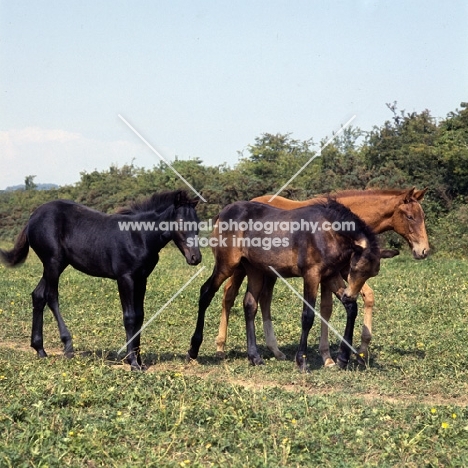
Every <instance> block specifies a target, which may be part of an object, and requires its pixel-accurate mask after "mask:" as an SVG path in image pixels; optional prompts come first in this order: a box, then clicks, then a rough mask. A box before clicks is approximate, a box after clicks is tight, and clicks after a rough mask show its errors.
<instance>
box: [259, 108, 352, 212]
mask: <svg viewBox="0 0 468 468" xmlns="http://www.w3.org/2000/svg"><path fill="white" fill-rule="evenodd" d="M355 118H356V115H353V116H352V117H351V118H350V119H349V120H348V121H347V122H346V123H345V124H344V125H343V126H342V127H341V128H340V129H339V130H338V131H337V132H336V133H335V134H334V135H333V136H332V137H331V138H330V139H329V140H328V141H327V142H326V143H325V144H324V145H323V146H322V147H321V148H320V149H319V151H318V153H317V154H314V156H312V157H311V158H310V159H309V160H308V161H307V162H306V163H305V164H304V165H303V166H302V167H301V168H300V169H299V170H298V171H297V172H296V173H295V174H294V175H293V176H292V177H291V178H290V179H289V180H288V181H287V182H286V183H285V184H284V185H283V186H282V187H281V188H280V189H279V190H278V191H277V192H276V193H275V194H274V195H273V196H272V197H271V198H270V199H269V200H268V203H270V202H271V201H273V200H274V199H275V198H276V197H277V196H278V195H279V194H280V193H281V192H282V191H283V190H284V189H285V188H286V187H287V186H288V185H289V184H290V183H291V182H292V181H293V180H294V179H295V178H296V177H297V176H298V175H299V174H300V173H301V172H302V171H303V170H304V169H305V168H306V167H307V166H308V165H309V164H310V163H311V162H312V161H313V160H314V159H315V158H318V157H319V156H321V155H322V151H323V150H324V149H325V148H326V147H327V146H328V145H329V144H330V143H331V142H332V141H333V140H334V139H335V138H336V137H337V136H338V135H339V134H340V133H341V132H342V131H343V130H344V129H345V128H346V127H347V126H348V125H349V124H350V123H351V122H352V121H353V120H354V119H355Z"/></svg>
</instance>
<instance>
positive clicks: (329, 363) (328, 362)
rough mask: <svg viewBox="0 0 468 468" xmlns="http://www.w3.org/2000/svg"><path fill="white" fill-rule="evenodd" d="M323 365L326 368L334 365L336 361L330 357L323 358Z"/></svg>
mask: <svg viewBox="0 0 468 468" xmlns="http://www.w3.org/2000/svg"><path fill="white" fill-rule="evenodd" d="M323 367H327V368H331V367H336V363H335V361H334V360H333V359H332V358H327V359H325V362H324V364H323Z"/></svg>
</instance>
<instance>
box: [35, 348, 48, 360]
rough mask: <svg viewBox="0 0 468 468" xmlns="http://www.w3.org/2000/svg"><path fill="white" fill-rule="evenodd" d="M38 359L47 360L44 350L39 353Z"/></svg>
mask: <svg viewBox="0 0 468 468" xmlns="http://www.w3.org/2000/svg"><path fill="white" fill-rule="evenodd" d="M37 357H38V358H46V357H47V353H46V352H45V351H44V350H43V349H41V350H39V351H37Z"/></svg>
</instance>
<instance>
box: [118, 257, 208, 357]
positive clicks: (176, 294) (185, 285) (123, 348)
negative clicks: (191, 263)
mask: <svg viewBox="0 0 468 468" xmlns="http://www.w3.org/2000/svg"><path fill="white" fill-rule="evenodd" d="M205 268H206V266H203V267H201V268H200V269H199V270H198V271H197V272H196V273H195V274H194V275H193V276H192V277H191V278H190V279H189V280H188V281H187V282H186V283H185V284H184V285H183V286H182V287H181V288H180V289H179V290H178V291H177V292H176V293H175V294H174V295H173V296H172V297H171V298H170V299H169V300H168V301H167V302H166V303H165V304H164V305H163V306H162V307H161V308H160V309H159V310H158V311H157V312H156V313H155V314H154V315H153V316H152V317H151V318H150V319H149V320H148V321H147V322H146V323H145V324H144V325H143V326H142V327H141V329H140V331H138V332H137V333H135V334H134V335H133V336H132V337H131V338H130V339H129V340H128V341H127V342H126V343H125V344H124V345H123V346H122V348H120V349H119V351H118V353H117V354H120V353H121V352H122V351H124V350H125V348H126V347H127V346H128V344H129V343H131V342H132V341H133V340H134V339H135V337H136V336H138V335H139V334H140V333H141V332H142V331H143V330H144V329H145V328H146V327H147V326H148V325H149V324H150V323H151V322H152V321H153V320H154V319H155V318H156V317H157V316H158V315H159V314H160V313H161V312H162V311H163V310H164V309H165V308H166V307H167V306H168V305H169V304H170V303H171V302H172V301H173V300H174V299H175V298H176V297H177V296H178V295H179V294H180V293H181V292H182V291H183V290H184V289H185V288H186V287H187V286H188V285H189V284H190V283H191V282H192V281H193V280H194V279H195V278H196V277H197V276H198V275H199V274H200V273H201V272H202V271H203V270H204V269H205Z"/></svg>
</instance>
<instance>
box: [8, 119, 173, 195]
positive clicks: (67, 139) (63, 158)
mask: <svg viewBox="0 0 468 468" xmlns="http://www.w3.org/2000/svg"><path fill="white" fill-rule="evenodd" d="M130 138H131V136H130ZM163 154H165V155H168V154H169V153H168V152H167V151H166V152H164V153H163ZM171 156H172V155H169V156H168V157H171ZM132 160H134V164H135V165H136V166H140V167H152V166H154V165H157V164H158V162H159V159H158V158H157V157H156V156H155V155H154V154H153V153H152V152H151V151H150V150H149V149H148V148H147V147H146V146H145V145H144V143H142V142H140V141H138V140H136V141H128V140H114V141H101V140H95V139H91V138H86V137H85V136H83V135H81V134H79V133H73V132H68V131H65V130H60V129H44V128H40V127H27V128H23V129H11V130H6V131H0V168H1V169H0V189H4V188H6V187H7V186H11V185H17V184H21V183H23V182H24V178H25V176H27V175H35V176H36V179H35V182H36V183H56V184H59V185H64V184H72V183H75V182H77V181H78V180H79V179H80V172H82V171H87V172H91V171H93V170H95V169H97V170H104V169H107V168H109V167H110V165H111V164H117V165H119V166H122V165H123V164H129V163H131V162H132Z"/></svg>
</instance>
